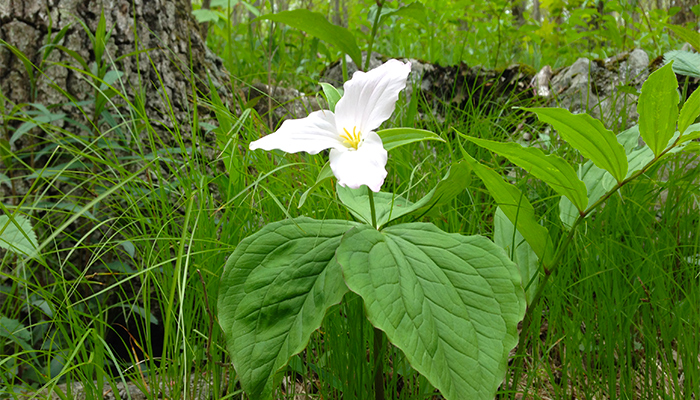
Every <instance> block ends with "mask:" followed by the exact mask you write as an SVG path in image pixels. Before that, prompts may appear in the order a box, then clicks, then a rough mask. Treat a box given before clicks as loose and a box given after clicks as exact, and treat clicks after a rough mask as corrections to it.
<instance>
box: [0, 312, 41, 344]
mask: <svg viewBox="0 0 700 400" xmlns="http://www.w3.org/2000/svg"><path fill="white" fill-rule="evenodd" d="M0 338H5V339H9V340H11V341H13V342H15V343H17V344H18V345H19V346H20V347H22V348H23V349H24V350H25V351H28V352H31V351H35V350H34V349H32V346H31V345H30V344H29V342H31V339H32V336H31V335H30V334H29V330H28V329H27V328H26V327H25V326H24V324H22V323H21V322H19V321H17V320H16V319H10V318H7V317H5V316H0Z"/></svg>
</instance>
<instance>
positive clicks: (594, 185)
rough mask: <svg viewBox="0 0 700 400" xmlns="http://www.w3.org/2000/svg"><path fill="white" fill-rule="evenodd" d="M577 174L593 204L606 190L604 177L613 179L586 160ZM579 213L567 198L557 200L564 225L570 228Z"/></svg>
mask: <svg viewBox="0 0 700 400" xmlns="http://www.w3.org/2000/svg"><path fill="white" fill-rule="evenodd" d="M646 149H647V150H648V149H649V148H648V147H647V148H646ZM650 153H651V152H650ZM578 175H579V178H580V179H581V180H582V181H583V183H584V184H586V191H587V193H588V204H589V205H593V204H594V203H595V202H596V201H598V199H600V198H601V197H602V196H603V195H604V194H605V193H606V192H607V190H606V188H605V187H606V177H607V178H609V179H610V180H613V178H612V176H610V174H608V173H606V171H605V170H604V169H602V168H599V167H597V166H596V165H594V164H593V163H592V162H591V161H586V163H585V164H583V165H582V166H579V172H578ZM613 182H614V180H613ZM579 215H580V213H579V211H578V210H577V209H576V206H574V204H573V203H572V202H571V201H570V200H569V199H568V198H566V197H562V198H561V199H560V200H559V219H561V222H562V223H563V224H564V227H566V228H567V229H571V227H572V226H573V225H574V221H576V219H577V218H578V217H579Z"/></svg>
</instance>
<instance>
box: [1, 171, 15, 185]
mask: <svg viewBox="0 0 700 400" xmlns="http://www.w3.org/2000/svg"><path fill="white" fill-rule="evenodd" d="M0 185H7V187H8V188H11V187H12V181H10V178H9V177H8V176H7V175H5V174H3V173H2V172H0Z"/></svg>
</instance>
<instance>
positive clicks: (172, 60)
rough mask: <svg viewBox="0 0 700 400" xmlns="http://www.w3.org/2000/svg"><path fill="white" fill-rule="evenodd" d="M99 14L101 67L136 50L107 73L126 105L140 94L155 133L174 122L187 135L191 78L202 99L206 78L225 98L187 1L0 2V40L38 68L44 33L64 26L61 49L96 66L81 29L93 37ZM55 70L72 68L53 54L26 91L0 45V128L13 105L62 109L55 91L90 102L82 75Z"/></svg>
mask: <svg viewBox="0 0 700 400" xmlns="http://www.w3.org/2000/svg"><path fill="white" fill-rule="evenodd" d="M102 12H104V16H105V20H106V26H107V29H108V30H109V29H112V33H111V37H110V39H109V41H108V42H107V44H106V52H105V57H106V58H107V59H108V60H117V59H119V58H120V57H122V56H125V55H128V54H130V53H133V52H136V51H139V50H141V51H142V52H141V53H140V54H139V55H138V56H135V55H131V56H127V57H125V58H123V59H121V60H119V61H118V62H117V63H116V65H115V66H114V68H116V69H117V70H119V71H122V72H123V73H124V75H123V76H122V78H121V81H122V82H123V85H124V88H125V89H126V91H127V95H128V97H129V98H133V95H134V94H135V93H142V95H143V98H144V99H145V104H144V106H145V111H146V115H147V117H148V119H149V120H150V121H151V122H152V123H153V124H155V125H156V129H157V128H158V125H160V126H162V127H168V128H171V127H172V126H173V125H174V121H175V122H177V123H179V124H180V129H181V132H182V133H183V135H185V136H187V135H191V133H190V132H187V129H188V128H189V126H190V124H189V123H188V121H189V120H190V119H191V113H192V111H191V99H192V95H193V94H192V91H193V87H192V86H193V85H192V83H191V81H192V78H193V77H194V79H195V80H196V81H197V82H198V83H197V85H196V87H197V90H198V91H201V92H203V93H208V91H209V90H208V87H207V84H206V82H207V76H209V77H210V78H211V79H212V81H213V83H214V85H215V86H216V87H217V88H218V90H219V92H220V94H222V95H223V97H224V99H225V100H228V99H230V98H231V84H230V78H229V76H228V73H227V72H226V71H225V70H224V68H223V63H222V61H221V60H220V59H219V58H218V57H216V56H215V55H214V54H213V53H211V52H210V51H209V49H207V47H206V45H205V43H204V41H203V40H202V36H201V34H200V30H199V29H198V26H197V22H196V20H195V19H194V17H193V16H192V5H191V0H0V39H1V40H3V41H5V42H7V43H8V44H9V45H11V46H14V47H15V48H17V49H18V50H19V51H20V52H22V53H23V54H24V55H25V56H26V57H27V58H28V59H29V60H30V61H31V62H32V63H33V64H34V65H39V64H40V63H41V61H42V60H41V58H42V53H43V50H42V46H44V45H45V44H46V43H47V42H48V41H49V38H48V36H49V31H51V32H52V35H53V36H55V35H56V33H57V32H59V31H60V30H61V29H62V28H63V27H65V26H68V25H70V28H69V29H68V31H67V33H66V35H65V37H64V38H63V39H62V40H61V42H60V44H62V45H63V46H65V47H66V48H68V49H70V50H72V51H75V52H77V53H78V54H80V55H81V56H82V57H83V58H84V59H85V60H89V62H90V64H91V65H92V64H94V61H95V60H94V55H93V49H92V45H91V43H90V40H89V38H88V35H87V34H86V32H85V30H84V29H83V27H82V26H81V24H80V22H82V23H84V24H85V25H86V26H87V27H88V29H89V30H90V31H91V32H95V30H96V28H97V24H98V21H99V19H100V15H101V13H102ZM0 43H2V42H0ZM137 57H138V59H137ZM56 63H65V64H70V65H74V66H78V63H76V62H75V61H74V60H73V59H72V58H71V57H70V56H69V55H68V54H66V52H64V51H60V50H55V51H53V52H52V53H51V55H50V57H49V63H48V64H46V65H49V67H48V68H47V69H46V70H45V73H44V74H43V76H42V75H41V74H38V73H36V72H35V74H37V75H40V76H39V77H38V78H37V83H36V88H35V90H34V91H32V89H31V87H30V79H29V75H28V73H27V71H26V69H25V65H24V64H23V62H22V60H21V59H20V58H19V57H17V55H16V54H15V53H13V52H12V51H10V50H9V49H8V48H7V47H6V46H3V45H2V44H0V91H1V92H0V96H2V97H4V98H5V99H6V101H4V102H0V105H2V104H3V103H4V104H5V110H0V126H2V122H3V121H2V115H6V114H7V113H8V112H9V110H10V109H11V107H12V106H13V105H16V104H22V103H29V102H35V103H40V104H43V105H45V106H50V105H55V104H61V103H67V102H68V101H69V100H68V98H67V97H66V96H65V95H63V94H62V93H61V92H60V91H59V90H56V89H55V88H56V87H58V88H62V89H63V90H65V91H66V93H67V94H68V95H70V96H72V97H73V98H74V99H75V101H83V100H88V99H89V98H90V97H91V96H92V95H93V93H94V89H93V87H92V86H91V85H90V83H89V82H88V80H87V79H85V76H84V75H83V74H81V73H79V72H76V71H74V70H72V69H70V68H66V67H63V66H60V65H56ZM166 95H167V98H166ZM168 103H169V104H168ZM171 109H172V111H173V114H170V110H171ZM188 109H189V111H188ZM62 111H63V112H65V113H67V114H68V115H69V116H71V117H73V118H75V119H77V120H81V119H83V118H82V116H81V115H75V114H79V113H78V112H77V111H76V108H75V107H70V106H66V107H63V110H62ZM183 129H184V131H182V130H183ZM167 144H168V143H166V145H167ZM21 146H27V143H26V142H23V141H18V142H17V143H16V146H15V147H21ZM13 150H17V148H15V149H13ZM24 150H27V149H26V148H25V149H24ZM0 168H1V167H0Z"/></svg>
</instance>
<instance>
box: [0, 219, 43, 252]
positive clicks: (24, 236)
mask: <svg viewBox="0 0 700 400" xmlns="http://www.w3.org/2000/svg"><path fill="white" fill-rule="evenodd" d="M0 248H3V249H6V250H10V251H12V252H14V253H17V254H19V255H21V256H27V257H30V258H40V255H39V254H38V253H37V251H36V249H38V248H39V243H38V242H37V240H36V233H35V232H34V229H32V223H31V221H29V219H27V218H26V217H24V216H22V215H18V214H14V215H12V216H10V215H0Z"/></svg>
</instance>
